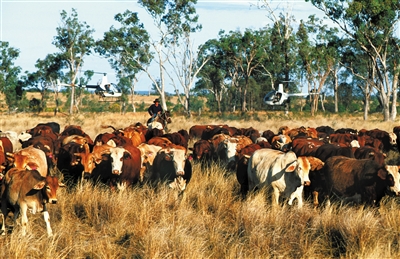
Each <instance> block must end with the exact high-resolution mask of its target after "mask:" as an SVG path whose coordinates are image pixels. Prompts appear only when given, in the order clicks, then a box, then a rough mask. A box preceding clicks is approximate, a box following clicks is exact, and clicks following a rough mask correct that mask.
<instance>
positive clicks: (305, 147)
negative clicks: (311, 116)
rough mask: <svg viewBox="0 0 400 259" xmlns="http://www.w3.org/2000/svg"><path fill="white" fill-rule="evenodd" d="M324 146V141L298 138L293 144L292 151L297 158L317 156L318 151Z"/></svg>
mask: <svg viewBox="0 0 400 259" xmlns="http://www.w3.org/2000/svg"><path fill="white" fill-rule="evenodd" d="M324 144H325V142H324V141H322V140H319V139H313V138H296V139H293V141H292V143H291V145H292V151H293V152H294V153H295V154H296V155H297V156H315V152H316V151H317V149H318V148H319V147H320V146H322V145H324Z"/></svg>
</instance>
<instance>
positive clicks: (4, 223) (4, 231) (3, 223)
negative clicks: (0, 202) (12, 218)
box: [1, 213, 6, 236]
mask: <svg viewBox="0 0 400 259" xmlns="http://www.w3.org/2000/svg"><path fill="white" fill-rule="evenodd" d="M5 218H6V216H5V215H4V214H3V213H1V220H2V224H1V235H2V236H4V235H5V234H6V220H5Z"/></svg>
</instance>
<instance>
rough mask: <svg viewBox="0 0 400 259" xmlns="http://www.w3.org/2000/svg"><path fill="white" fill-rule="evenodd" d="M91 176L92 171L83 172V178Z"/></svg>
mask: <svg viewBox="0 0 400 259" xmlns="http://www.w3.org/2000/svg"><path fill="white" fill-rule="evenodd" d="M90 176H91V174H90V173H88V172H84V173H83V179H86V180H87V179H89V178H90Z"/></svg>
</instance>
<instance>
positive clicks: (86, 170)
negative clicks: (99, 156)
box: [74, 153, 96, 179]
mask: <svg viewBox="0 0 400 259" xmlns="http://www.w3.org/2000/svg"><path fill="white" fill-rule="evenodd" d="M74 155H75V156H77V157H79V160H80V162H81V164H82V166H83V178H85V179H88V178H89V177H90V175H91V174H92V172H93V169H94V168H95V167H96V156H95V155H94V154H93V153H75V154H74Z"/></svg>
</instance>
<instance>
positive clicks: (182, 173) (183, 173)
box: [176, 171, 185, 176]
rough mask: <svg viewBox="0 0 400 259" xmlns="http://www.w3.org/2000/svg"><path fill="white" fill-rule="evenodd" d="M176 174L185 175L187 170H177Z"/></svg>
mask: <svg viewBox="0 0 400 259" xmlns="http://www.w3.org/2000/svg"><path fill="white" fill-rule="evenodd" d="M176 175H177V176H183V175H185V172H184V171H178V172H176Z"/></svg>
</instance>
